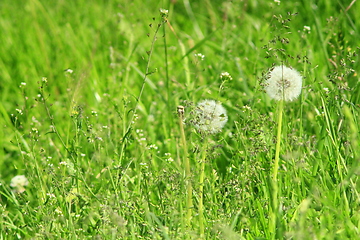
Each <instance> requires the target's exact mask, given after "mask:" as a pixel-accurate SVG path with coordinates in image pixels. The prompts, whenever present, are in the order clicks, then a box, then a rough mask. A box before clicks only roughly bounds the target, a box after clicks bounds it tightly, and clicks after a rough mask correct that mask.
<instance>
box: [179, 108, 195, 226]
mask: <svg viewBox="0 0 360 240" xmlns="http://www.w3.org/2000/svg"><path fill="white" fill-rule="evenodd" d="M177 110H178V115H179V126H180V134H181V144H182V148H183V160H184V161H183V163H184V168H185V183H186V192H187V194H186V225H187V226H190V224H191V218H192V208H193V203H192V185H191V172H190V160H189V155H188V150H187V144H186V138H185V131H184V122H183V121H184V119H183V117H184V107H183V106H178V109H177Z"/></svg>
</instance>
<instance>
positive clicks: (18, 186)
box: [10, 175, 29, 193]
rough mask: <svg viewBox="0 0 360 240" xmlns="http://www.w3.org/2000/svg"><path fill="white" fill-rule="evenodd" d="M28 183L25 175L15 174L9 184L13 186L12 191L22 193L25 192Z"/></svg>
mask: <svg viewBox="0 0 360 240" xmlns="http://www.w3.org/2000/svg"><path fill="white" fill-rule="evenodd" d="M28 184H29V181H28V179H27V178H26V177H25V175H17V176H15V177H13V178H12V179H11V182H10V186H11V187H13V188H14V192H17V193H22V192H25V188H24V187H25V186H27V185H28Z"/></svg>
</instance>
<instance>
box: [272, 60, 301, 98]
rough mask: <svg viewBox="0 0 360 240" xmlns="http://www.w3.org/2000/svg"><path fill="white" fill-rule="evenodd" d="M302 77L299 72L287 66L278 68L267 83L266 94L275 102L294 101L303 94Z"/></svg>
mask: <svg viewBox="0 0 360 240" xmlns="http://www.w3.org/2000/svg"><path fill="white" fill-rule="evenodd" d="M301 87H302V77H301V75H300V73H299V72H298V71H296V70H295V69H292V68H288V67H286V66H276V67H274V68H273V69H272V70H271V71H270V72H269V74H268V78H267V80H266V82H265V91H266V93H267V94H268V95H269V96H270V97H271V98H273V99H275V100H284V101H293V100H295V99H296V98H298V96H299V95H300V93H301Z"/></svg>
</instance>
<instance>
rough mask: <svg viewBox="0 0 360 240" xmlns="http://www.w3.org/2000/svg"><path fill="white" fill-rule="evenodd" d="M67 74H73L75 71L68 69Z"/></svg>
mask: <svg viewBox="0 0 360 240" xmlns="http://www.w3.org/2000/svg"><path fill="white" fill-rule="evenodd" d="M65 72H67V73H70V74H72V73H73V72H74V70H72V69H70V68H68V69H66V70H65Z"/></svg>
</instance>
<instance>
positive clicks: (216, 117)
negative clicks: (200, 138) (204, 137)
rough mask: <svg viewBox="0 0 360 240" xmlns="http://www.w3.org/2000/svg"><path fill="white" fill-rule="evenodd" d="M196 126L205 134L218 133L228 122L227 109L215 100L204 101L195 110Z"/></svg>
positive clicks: (194, 121)
mask: <svg viewBox="0 0 360 240" xmlns="http://www.w3.org/2000/svg"><path fill="white" fill-rule="evenodd" d="M194 114H195V119H194V120H193V121H192V123H193V124H194V126H195V127H196V128H197V129H198V130H200V131H201V132H204V133H210V134H214V133H218V132H220V131H221V129H222V128H223V127H224V126H225V123H226V122H227V120H228V116H227V115H226V109H225V108H224V107H223V106H222V105H221V103H217V102H215V101H214V100H203V101H201V102H199V103H198V105H197V107H196V109H195V112H194Z"/></svg>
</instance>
